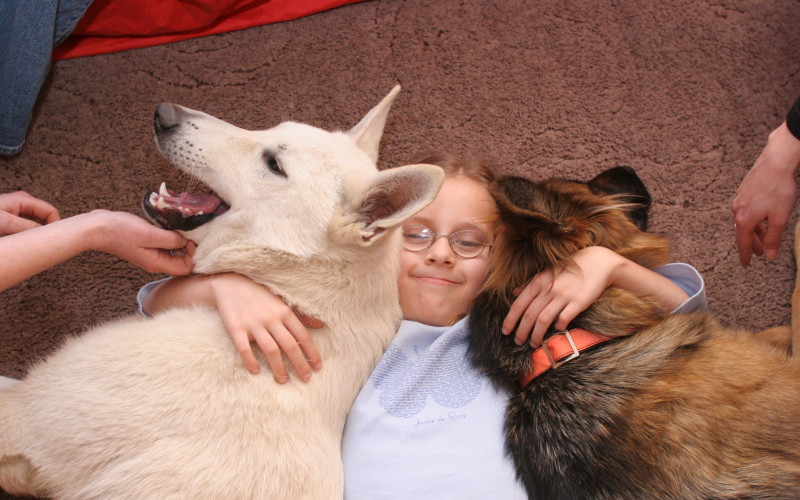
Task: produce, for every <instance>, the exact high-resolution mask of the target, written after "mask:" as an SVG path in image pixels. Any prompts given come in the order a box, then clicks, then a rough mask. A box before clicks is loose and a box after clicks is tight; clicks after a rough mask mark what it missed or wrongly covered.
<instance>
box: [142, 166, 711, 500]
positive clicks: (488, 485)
mask: <svg viewBox="0 0 800 500" xmlns="http://www.w3.org/2000/svg"><path fill="white" fill-rule="evenodd" d="M415 163H432V164H435V165H439V166H441V167H442V168H443V169H444V170H445V173H446V178H445V181H444V184H443V185H442V188H441V190H440V192H439V194H438V196H437V197H436V199H435V200H434V202H433V203H431V204H430V205H429V206H428V207H426V208H425V209H424V210H422V211H421V212H420V213H418V214H417V215H416V216H414V217H413V218H412V219H411V220H409V221H407V223H406V225H405V226H404V227H403V235H404V237H403V242H404V243H403V246H404V249H403V251H402V253H401V264H400V273H399V277H398V282H399V290H400V305H401V308H402V311H403V315H404V318H405V319H404V321H403V322H402V324H401V326H400V329H399V331H398V334H397V337H396V338H395V340H394V341H393V343H392V344H391V345H390V346H389V348H388V349H387V351H386V353H385V354H384V356H383V358H382V359H381V361H380V362H379V364H378V366H377V367H376V368H375V370H374V372H373V373H372V375H371V377H370V379H369V380H368V382H367V384H366V385H365V386H364V387H363V388H362V390H361V392H360V394H359V395H358V397H357V398H356V401H355V403H354V405H353V408H352V409H351V412H350V414H349V416H348V420H347V424H346V426H345V431H344V436H343V441H342V455H343V460H344V466H345V496H346V497H347V498H350V499H353V498H370V499H372V498H415V497H419V498H430V497H432V496H442V495H446V496H447V497H453V498H456V497H463V498H525V493H524V491H523V490H522V488H521V486H520V485H519V483H518V482H517V480H516V478H515V473H514V469H513V466H512V464H511V462H510V461H509V460H508V459H507V457H506V456H505V452H504V445H503V442H504V437H503V429H502V427H503V412H504V408H505V403H506V401H507V398H508V396H507V395H506V394H505V393H501V392H499V391H497V390H495V389H494V388H493V387H492V386H491V384H490V383H489V382H488V380H487V379H485V378H484V377H483V376H482V375H481V374H480V373H478V372H477V371H476V370H474V369H473V367H472V365H471V363H470V361H469V359H468V357H467V352H466V351H467V338H468V330H467V327H466V318H465V316H466V314H467V312H468V310H469V307H470V305H471V303H472V301H473V299H474V298H475V296H476V295H477V293H478V290H479V289H480V286H481V284H482V283H483V280H484V278H485V277H486V273H487V267H488V256H489V252H490V251H491V246H492V243H493V235H492V230H491V228H492V217H493V215H494V209H495V207H494V202H493V200H492V198H491V196H490V195H489V192H488V189H487V186H488V183H489V182H490V181H491V180H492V174H491V171H490V170H489V168H488V167H487V165H486V164H485V163H481V162H478V161H460V160H459V159H457V158H455V157H453V156H451V155H446V154H429V155H427V156H424V157H422V158H420V159H419V160H418V161H415ZM574 259H575V262H576V263H577V269H576V270H575V271H570V270H564V271H562V272H560V273H558V274H556V275H553V273H542V274H540V275H539V276H537V277H536V278H534V279H533V280H532V281H531V283H530V284H529V285H528V286H527V287H525V289H524V290H522V291H521V293H520V295H519V297H518V299H517V301H516V302H515V303H514V305H513V307H512V309H511V311H510V313H509V316H508V317H507V318H506V321H505V323H504V325H505V327H504V332H505V333H507V334H509V335H510V334H511V333H512V332H513V326H514V325H516V324H517V323H519V326H518V327H517V329H516V331H515V332H514V334H515V338H516V340H517V342H518V343H522V342H524V341H530V342H531V343H532V344H538V343H539V342H541V339H542V336H543V335H544V333H545V331H546V329H547V328H548V327H549V326H550V323H551V322H552V318H555V317H558V320H557V321H556V323H555V326H556V327H557V328H564V327H566V325H567V324H568V323H569V322H570V321H571V320H572V319H574V317H575V316H577V314H578V313H579V312H580V311H582V310H583V309H585V308H586V307H587V306H588V305H589V304H591V303H592V301H594V300H595V299H596V298H597V297H598V296H599V295H600V293H602V291H603V290H605V288H606V287H608V286H612V285H614V286H620V287H623V288H627V289H629V290H631V291H633V292H635V293H639V294H643V295H649V296H651V297H652V298H654V299H655V300H657V301H659V302H661V303H662V304H663V305H664V307H665V308H668V309H670V310H673V309H676V308H677V309H678V310H679V311H686V310H691V309H695V308H697V307H701V306H703V305H704V300H705V299H704V292H703V283H702V279H701V278H700V276H699V275H698V274H697V272H696V271H694V269H693V268H691V266H687V265H685V264H671V265H669V266H665V267H664V268H660V269H659V270H658V272H653V271H651V270H648V269H645V268H642V267H640V266H637V265H636V264H633V263H632V262H630V261H628V260H626V259H624V258H622V257H620V256H619V255H617V254H615V253H614V252H612V251H610V250H607V249H605V248H600V247H590V248H587V249H584V250H581V251H579V252H577V253H576V254H575V256H574ZM690 295H691V297H690ZM140 300H141V302H142V306H143V310H144V311H145V312H147V313H150V314H152V313H156V312H158V311H161V310H163V309H166V308H169V307H175V306H179V305H182V304H183V305H185V304H189V303H193V302H200V303H204V304H207V305H210V306H212V307H217V309H218V310H219V312H220V316H221V317H222V318H223V322H224V324H225V325H226V328H228V332H229V334H230V335H231V337H232V338H233V341H234V343H235V345H236V346H237V349H238V350H239V352H240V353H241V355H242V359H243V361H244V363H245V365H246V366H247V367H248V368H249V369H250V370H251V371H252V372H254V373H257V371H258V368H257V367H258V364H257V363H256V361H255V358H253V356H252V352H251V351H250V348H249V346H250V341H251V340H253V341H255V342H256V343H257V344H258V346H259V347H260V348H261V349H262V350H263V351H264V352H265V355H266V357H267V361H268V364H269V366H270V368H271V370H272V372H273V376H274V377H275V378H276V380H278V381H285V380H287V379H288V375H287V372H286V368H285V367H284V366H283V362H282V359H281V356H280V351H281V350H283V351H284V352H285V353H286V355H287V357H288V358H289V360H290V362H291V363H292V365H293V367H294V368H295V370H296V372H297V374H298V375H299V376H300V378H301V379H303V380H308V378H309V377H310V376H311V373H312V369H319V368H320V367H321V361H322V360H320V359H319V355H318V353H317V352H316V350H315V349H314V347H313V342H312V341H311V337H310V336H309V334H308V332H307V330H306V329H305V328H304V327H303V325H302V324H301V320H300V319H298V318H297V317H296V316H295V315H294V314H293V313H292V311H291V310H290V309H289V308H288V307H287V306H286V305H285V304H283V302H282V301H281V300H280V298H277V297H275V296H273V295H272V294H271V293H270V292H269V291H267V290H265V289H264V288H263V287H261V286H260V285H255V284H254V283H252V282H250V281H249V280H247V279H246V278H243V277H241V276H237V275H230V274H227V275H217V276H206V277H197V276H191V277H187V278H172V279H170V280H167V281H166V282H161V283H155V284H150V285H148V286H146V287H145V288H143V290H142V292H140ZM306 324H307V325H310V324H311V323H309V322H308V320H306ZM437 492H438V494H437Z"/></svg>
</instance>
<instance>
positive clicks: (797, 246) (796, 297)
mask: <svg viewBox="0 0 800 500" xmlns="http://www.w3.org/2000/svg"><path fill="white" fill-rule="evenodd" d="M794 261H795V266H796V268H797V271H796V272H797V274H796V276H795V284H794V292H793V293H792V326H791V327H788V326H776V327H774V328H769V329H767V330H764V331H761V332H758V333H757V334H756V338H758V339H759V340H761V341H763V342H765V343H767V344H770V345H773V346H775V347H778V348H780V349H782V350H785V351H786V353H787V354H789V355H791V356H795V355H796V356H798V357H800V349H795V348H794V346H800V265H798V263H800V221H798V222H797V224H795V226H794Z"/></svg>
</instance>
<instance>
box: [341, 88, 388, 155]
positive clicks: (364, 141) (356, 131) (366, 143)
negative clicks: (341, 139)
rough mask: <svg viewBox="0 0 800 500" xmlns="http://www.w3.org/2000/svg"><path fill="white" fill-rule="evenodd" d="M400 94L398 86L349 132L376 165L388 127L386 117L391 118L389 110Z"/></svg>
mask: <svg viewBox="0 0 800 500" xmlns="http://www.w3.org/2000/svg"><path fill="white" fill-rule="evenodd" d="M399 92H400V85H396V86H395V87H394V88H393V89H392V91H391V92H389V94H387V95H386V97H384V98H383V100H382V101H381V102H379V103H378V105H377V106H375V107H374V108H372V109H371V110H370V112H369V113H367V114H366V116H364V118H362V119H361V121H360V122H358V125H356V126H355V127H353V128H352V129H350V131H349V132H347V135H349V136H350V137H351V138H352V139H353V140H354V141H355V143H356V145H357V146H358V148H359V149H360V150H361V151H363V152H365V153H367V156H369V157H370V159H372V161H373V162H375V163H377V162H378V148H379V146H380V142H381V136H382V135H383V127H384V125H386V117H387V116H389V108H391V107H392V102H393V101H394V98H395V97H397V94H398V93H399Z"/></svg>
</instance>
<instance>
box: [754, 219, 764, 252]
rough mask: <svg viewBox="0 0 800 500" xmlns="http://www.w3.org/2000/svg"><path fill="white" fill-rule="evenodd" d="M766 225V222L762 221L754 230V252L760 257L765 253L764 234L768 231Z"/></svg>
mask: <svg viewBox="0 0 800 500" xmlns="http://www.w3.org/2000/svg"><path fill="white" fill-rule="evenodd" d="M764 225H765V223H763V222H762V223H761V224H759V225H757V226H756V228H755V230H754V231H753V254H754V255H757V256H759V257H761V256H762V255H764V236H765V235H766V233H767V229H766V228H765V227H764Z"/></svg>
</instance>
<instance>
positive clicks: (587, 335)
mask: <svg viewBox="0 0 800 500" xmlns="http://www.w3.org/2000/svg"><path fill="white" fill-rule="evenodd" d="M611 338H612V337H608V336H606V335H601V334H599V333H595V332H590V331H589V330H584V329H583V328H573V329H572V330H564V331H563V332H559V333H556V334H555V335H553V336H552V337H550V338H549V339H547V340H546V341H545V342H543V343H542V346H541V347H539V348H538V349H536V350H535V351H533V353H532V354H531V369H530V371H529V372H528V373H526V374H525V375H523V376H522V377H520V380H519V384H520V385H521V386H522V388H523V389H524V388H526V387H528V384H530V383H531V381H532V380H533V379H535V378H536V377H538V376H539V375H541V374H542V373H544V372H546V371H547V370H549V369H550V368H558V367H559V366H561V365H563V364H564V363H566V362H567V361H569V360H571V359H575V358H577V357H578V356H579V355H580V352H581V351H583V350H585V349H588V348H590V347H592V346H593V345H597V344H599V343H601V342H605V341H606V340H610V339H611Z"/></svg>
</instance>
